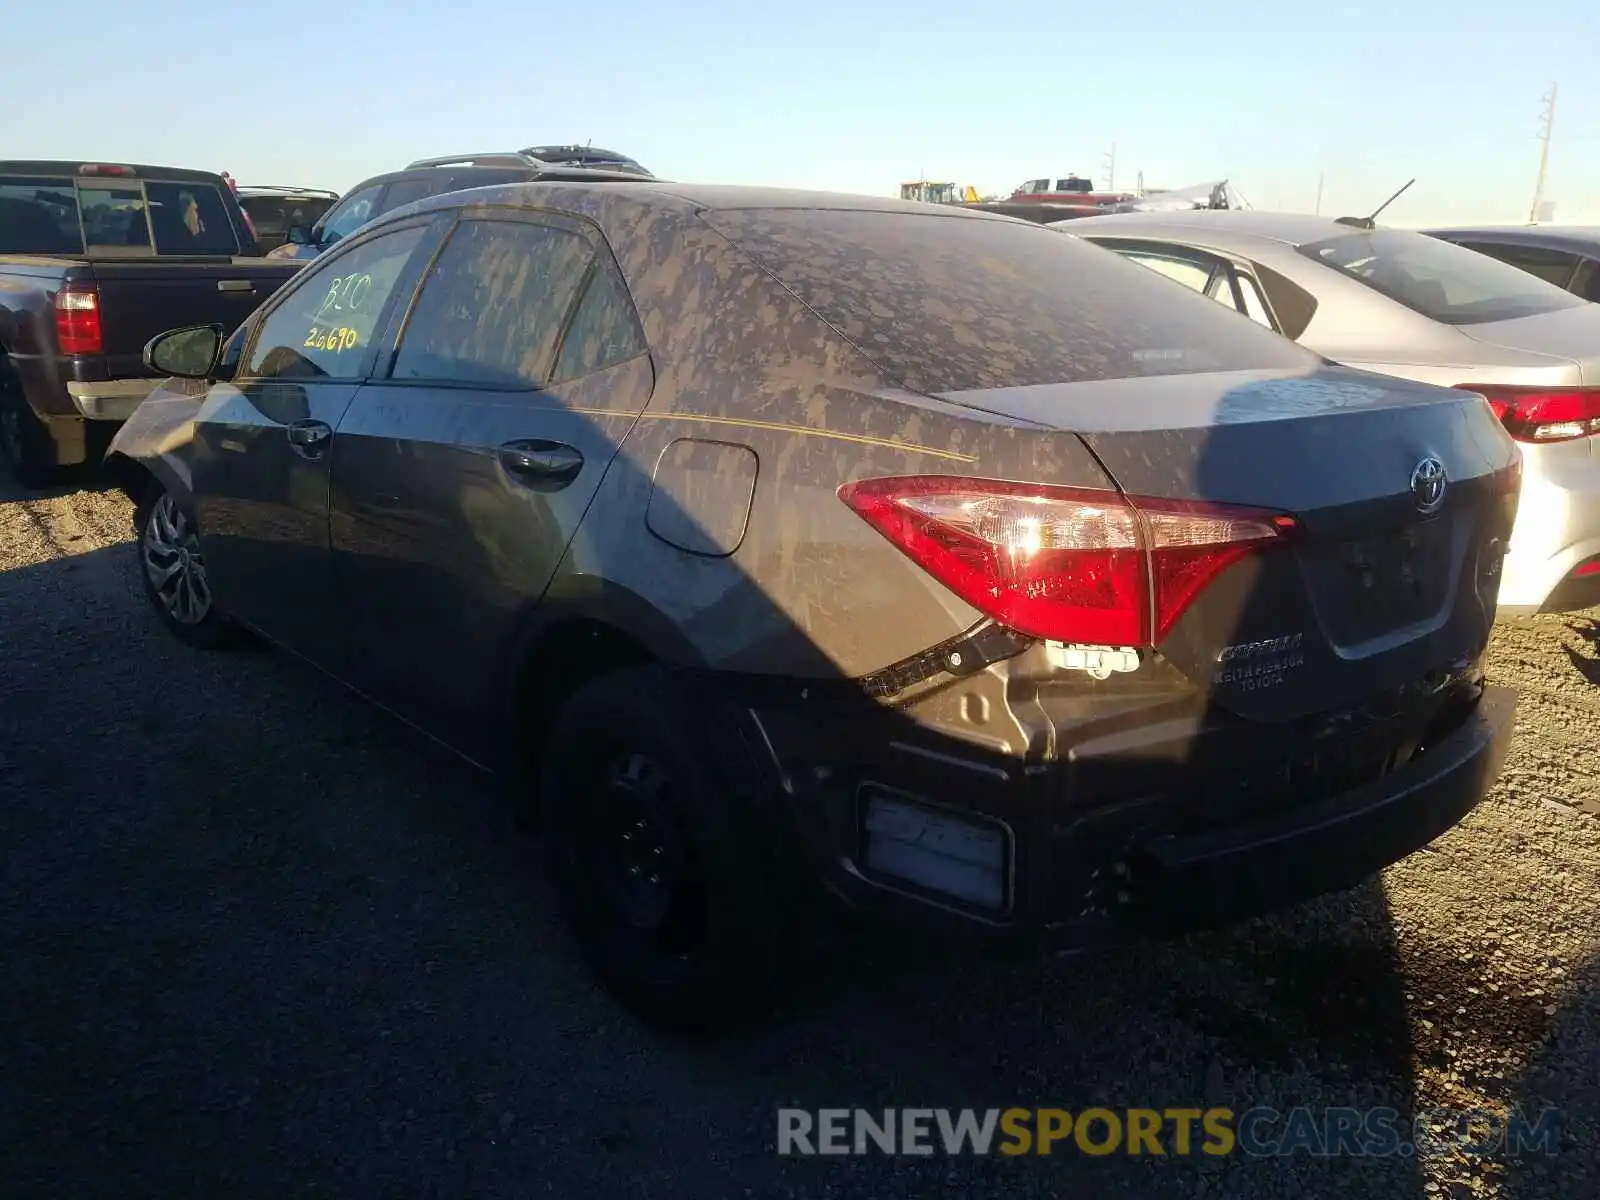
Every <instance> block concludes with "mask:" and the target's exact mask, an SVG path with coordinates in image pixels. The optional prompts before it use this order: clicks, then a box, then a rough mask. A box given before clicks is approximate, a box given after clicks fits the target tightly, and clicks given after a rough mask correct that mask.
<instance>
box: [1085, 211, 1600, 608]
mask: <svg viewBox="0 0 1600 1200" xmlns="http://www.w3.org/2000/svg"><path fill="white" fill-rule="evenodd" d="M1061 228H1062V230H1063V232H1066V233H1069V234H1072V235H1075V236H1077V237H1082V238H1087V239H1089V240H1091V241H1094V242H1096V243H1098V244H1099V245H1102V246H1105V247H1107V248H1109V249H1113V250H1116V251H1117V252H1118V253H1120V254H1123V255H1124V256H1126V257H1128V258H1131V259H1133V260H1134V261H1136V262H1139V263H1141V264H1142V265H1144V266H1147V267H1150V268H1152V269H1154V270H1156V271H1159V272H1160V273H1161V274H1164V275H1166V276H1168V277H1169V278H1171V279H1173V280H1175V281H1177V282H1179V283H1182V284H1185V285H1186V286H1188V287H1190V288H1192V289H1194V290H1196V291H1202V292H1204V293H1205V294H1207V295H1209V296H1211V297H1212V298H1213V299H1216V300H1220V301H1221V302H1222V303H1223V304H1225V305H1227V306H1228V307H1230V308H1237V309H1238V310H1239V311H1240V312H1241V313H1244V314H1245V315H1246V316H1248V317H1250V318H1251V319H1252V320H1254V321H1255V322H1257V323H1258V324H1261V325H1265V326H1267V327H1268V328H1272V329H1276V330H1278V331H1279V332H1281V333H1282V334H1284V335H1285V336H1286V337H1292V338H1294V339H1295V340H1296V341H1297V342H1299V343H1300V344H1301V345H1303V346H1306V347H1308V348H1309V349H1312V350H1315V351H1316V352H1317V353H1319V354H1324V355H1326V356H1327V357H1329V358H1331V359H1335V360H1337V361H1338V362H1341V363H1344V364H1347V365H1350V366H1357V367H1362V368H1365V369H1367V370H1371V371H1380V372H1382V373H1383V374H1385V375H1395V376H1399V377H1401V378H1404V379H1415V380H1419V381H1422V382H1426V383H1436V384H1444V385H1446V386H1450V387H1460V388H1466V389H1468V390H1470V391H1474V392H1478V393H1480V394H1481V395H1483V396H1486V397H1487V398H1488V400H1489V402H1490V404H1491V405H1493V407H1494V410H1495V413H1496V414H1497V415H1498V416H1499V417H1500V419H1501V421H1502V422H1503V423H1504V425H1505V427H1506V429H1507V430H1508V431H1509V432H1510V434H1511V436H1512V437H1513V438H1515V439H1516V440H1517V441H1518V442H1520V443H1521V444H1522V449H1523V454H1524V468H1525V474H1524V481H1523V486H1522V500H1521V508H1520V512H1519V516H1518V519H1517V528H1516V532H1515V533H1514V534H1513V535H1512V538H1511V545H1510V548H1509V552H1508V554H1507V557H1506V563H1505V571H1504V579H1503V582H1502V584H1501V588H1500V603H1499V610H1500V612H1501V613H1505V614H1528V613H1534V612H1567V611H1575V610H1579V609H1584V608H1588V607H1590V606H1591V605H1594V604H1600V439H1597V437H1596V435H1597V434H1600V308H1597V307H1596V306H1594V305H1592V304H1589V303H1586V302H1585V301H1584V300H1583V299H1582V298H1581V297H1579V296H1575V295H1573V294H1571V293H1569V292H1566V291H1564V290H1563V289H1562V288H1559V287H1556V286H1554V285H1552V284H1550V283H1547V282H1545V281H1543V280H1541V279H1538V278H1536V277H1535V276H1533V275H1531V274H1528V273H1526V272H1524V271H1521V270H1518V269H1516V268H1514V267H1511V266H1508V265H1506V264H1505V263H1503V262H1499V261H1496V260H1495V259H1494V258H1491V257H1488V256H1485V255H1483V254H1475V253H1473V252H1472V251H1469V250H1465V249H1463V248H1462V247H1459V246H1454V245H1451V244H1450V243H1449V242H1447V241H1443V240H1440V239H1437V238H1434V237H1430V236H1428V235H1427V234H1424V233H1418V232H1414V231H1412V230H1407V229H1383V228H1377V229H1363V228H1360V227H1359V226H1354V227H1353V226H1352V225H1351V224H1348V223H1345V222H1342V221H1336V220H1332V219H1330V218H1327V217H1311V216H1299V215H1295V214H1289V213H1261V212H1193V213H1183V214H1176V215H1170V216H1169V215H1154V214H1151V215H1144V214H1130V215H1127V216H1110V217H1088V218H1085V219H1084V220H1081V221H1074V222H1072V223H1071V224H1070V225H1064V226H1062V227H1061Z"/></svg>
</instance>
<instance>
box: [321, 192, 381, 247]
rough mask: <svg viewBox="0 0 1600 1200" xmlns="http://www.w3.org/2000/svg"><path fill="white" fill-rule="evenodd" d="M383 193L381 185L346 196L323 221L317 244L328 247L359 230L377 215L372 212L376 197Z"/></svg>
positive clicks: (376, 200)
mask: <svg viewBox="0 0 1600 1200" xmlns="http://www.w3.org/2000/svg"><path fill="white" fill-rule="evenodd" d="M382 191H383V185H382V184H374V185H373V186H372V187H365V188H362V189H361V190H360V191H359V192H354V193H352V194H350V195H348V196H346V197H345V198H344V199H343V200H341V201H339V203H338V204H337V205H335V206H334V209H333V211H332V212H330V213H329V214H328V216H327V219H326V220H325V221H323V223H322V228H321V230H319V231H318V234H317V243H318V244H319V245H322V246H330V245H332V244H333V243H334V242H337V241H338V240H339V239H340V238H347V237H349V236H350V235H351V234H352V233H354V232H355V231H356V230H358V229H360V228H361V227H362V226H363V225H365V224H366V223H367V222H368V221H370V220H372V218H373V217H375V216H377V215H378V214H377V213H376V212H375V211H374V209H376V208H377V204H378V195H379V193H380V192H382Z"/></svg>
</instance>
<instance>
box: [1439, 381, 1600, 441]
mask: <svg viewBox="0 0 1600 1200" xmlns="http://www.w3.org/2000/svg"><path fill="white" fill-rule="evenodd" d="M1456 386H1457V387H1459V388H1460V389H1461V390H1462V391H1467V392H1477V393H1478V394H1479V395H1481V396H1483V397H1484V399H1486V400H1488V401H1489V407H1490V408H1491V409H1493V410H1494V415H1495V416H1496V417H1498V418H1499V420H1500V423H1501V424H1502V425H1504V426H1505V427H1506V432H1507V433H1509V434H1510V435H1511V436H1512V437H1513V438H1515V439H1516V440H1517V441H1519V442H1570V441H1572V440H1573V439H1574V438H1581V437H1589V436H1590V435H1591V434H1596V433H1600V388H1526V387H1500V386H1497V385H1494V384H1487V385H1486V384H1477V383H1462V384H1457V385H1456Z"/></svg>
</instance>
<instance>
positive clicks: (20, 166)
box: [0, 158, 222, 183]
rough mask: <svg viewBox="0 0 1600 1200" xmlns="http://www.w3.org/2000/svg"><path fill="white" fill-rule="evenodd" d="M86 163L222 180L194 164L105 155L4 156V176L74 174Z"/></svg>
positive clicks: (138, 174)
mask: <svg viewBox="0 0 1600 1200" xmlns="http://www.w3.org/2000/svg"><path fill="white" fill-rule="evenodd" d="M86 166H104V167H126V168H127V169H128V170H130V171H132V172H133V176H132V178H137V179H160V180H190V181H193V182H195V183H221V182H222V176H221V175H219V174H217V173H216V172H215V171H196V170H194V169H193V168H192V167H153V166H150V165H149V164H147V163H125V162H117V161H116V160H115V159H103V158H63V159H50V158H41V159H3V160H0V175H73V176H76V175H77V174H79V172H80V171H81V170H82V168H84V167H86ZM84 178H86V179H113V178H116V177H115V176H112V175H86V176H84Z"/></svg>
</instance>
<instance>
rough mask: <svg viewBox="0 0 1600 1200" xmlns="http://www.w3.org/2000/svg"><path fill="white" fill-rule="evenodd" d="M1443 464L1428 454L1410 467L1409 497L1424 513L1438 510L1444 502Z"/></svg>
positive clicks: (1419, 510) (1420, 511)
mask: <svg viewBox="0 0 1600 1200" xmlns="http://www.w3.org/2000/svg"><path fill="white" fill-rule="evenodd" d="M1444 489H1445V477H1444V464H1443V463H1442V462H1440V461H1439V460H1438V459H1437V458H1434V457H1433V456H1432V455H1429V456H1428V457H1427V458H1425V459H1423V460H1422V461H1421V462H1419V463H1418V464H1417V465H1416V466H1414V467H1412V468H1411V499H1412V501H1413V502H1414V503H1415V504H1416V506H1417V511H1418V512H1419V513H1422V514H1424V515H1426V514H1428V513H1431V512H1438V511H1439V506H1440V505H1441V504H1443V503H1444Z"/></svg>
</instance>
